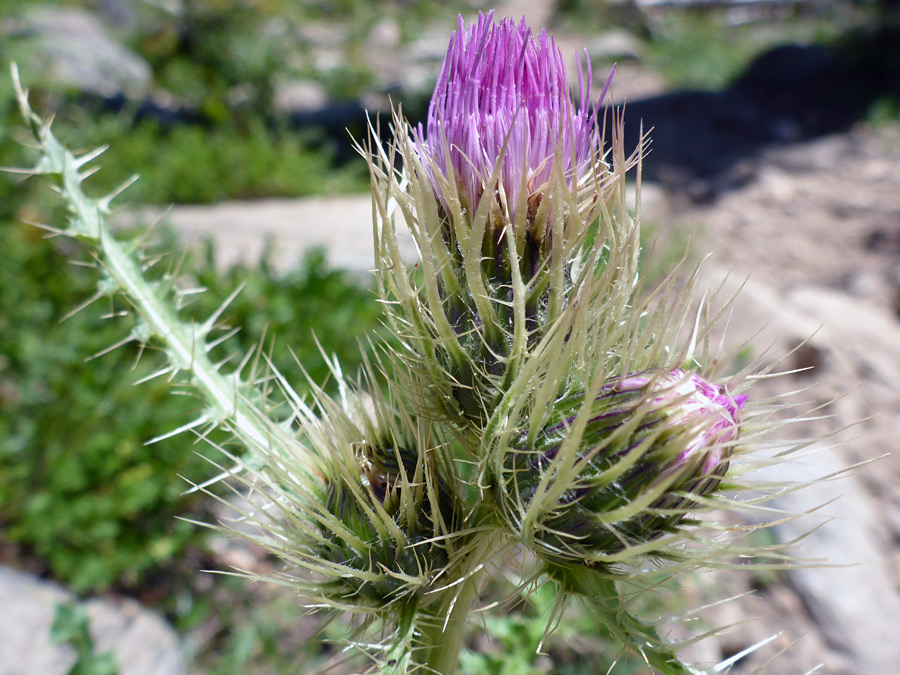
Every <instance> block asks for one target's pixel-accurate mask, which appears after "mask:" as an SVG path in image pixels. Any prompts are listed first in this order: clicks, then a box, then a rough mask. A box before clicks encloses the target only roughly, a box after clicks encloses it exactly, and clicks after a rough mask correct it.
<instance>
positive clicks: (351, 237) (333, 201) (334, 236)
mask: <svg viewBox="0 0 900 675" xmlns="http://www.w3.org/2000/svg"><path fill="white" fill-rule="evenodd" d="M161 216H162V214H161V213H160V212H159V211H158V210H153V209H148V210H144V211H139V212H137V213H133V214H122V216H121V217H120V218H119V219H118V220H117V221H116V222H117V224H120V225H127V224H129V223H134V222H138V223H145V224H149V223H153V222H155V221H156V220H158V219H159V218H160V217H161ZM165 221H166V222H168V223H169V224H170V225H171V226H173V227H174V228H175V230H176V231H177V232H178V233H179V234H180V235H181V236H182V237H183V238H184V239H185V240H187V241H191V240H193V241H196V240H198V239H204V238H207V237H211V238H212V239H213V240H214V241H215V243H216V263H217V264H219V265H222V266H228V265H232V264H234V263H238V262H243V263H255V262H256V261H258V260H259V258H260V256H261V255H262V253H263V251H264V250H265V247H266V245H267V244H268V245H269V247H270V250H271V254H272V258H271V262H272V263H273V264H274V265H275V267H276V268H278V269H281V270H287V269H290V268H291V267H293V266H295V265H296V264H297V263H298V262H299V260H300V258H301V256H302V255H303V252H304V251H305V250H307V249H309V248H312V247H323V248H325V250H326V251H327V254H328V260H329V262H330V263H331V264H332V265H335V266H337V267H341V268H344V269H346V270H349V271H351V272H355V273H358V274H360V275H366V276H368V275H369V273H370V272H371V271H372V269H373V268H374V265H375V253H374V244H373V242H372V201H371V197H369V196H368V195H356V196H340V197H315V198H310V199H263V200H259V201H251V202H223V203H221V204H216V205H214V206H175V207H174V208H172V209H171V210H169V211H168V212H166V213H165ZM398 227H399V226H398ZM401 246H402V250H403V252H404V255H405V256H406V259H407V260H408V261H409V262H410V263H413V262H415V260H416V259H417V254H416V248H415V244H414V243H413V241H412V236H411V235H406V236H404V237H403V239H402V241H401Z"/></svg>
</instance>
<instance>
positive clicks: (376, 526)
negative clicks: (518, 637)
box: [251, 383, 462, 618]
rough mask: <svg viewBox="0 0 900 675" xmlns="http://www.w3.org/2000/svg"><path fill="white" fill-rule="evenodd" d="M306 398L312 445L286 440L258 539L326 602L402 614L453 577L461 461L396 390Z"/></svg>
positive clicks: (303, 437) (271, 464)
mask: <svg viewBox="0 0 900 675" xmlns="http://www.w3.org/2000/svg"><path fill="white" fill-rule="evenodd" d="M344 386H345V390H344V391H343V392H342V395H341V397H340V399H339V400H333V399H331V398H329V397H327V396H326V395H325V394H323V393H321V392H319V393H318V395H317V397H316V399H317V400H316V406H315V409H311V408H308V407H307V406H306V405H305V404H303V402H302V401H300V400H295V401H294V405H295V418H296V420H297V423H298V424H299V427H300V431H301V433H300V444H298V442H297V441H296V440H293V439H290V438H283V439H279V442H278V443H276V444H274V445H273V449H272V451H270V452H275V451H276V450H277V452H278V454H277V455H270V456H268V457H267V464H268V468H267V470H266V471H265V472H260V473H259V474H255V475H256V477H257V479H258V478H260V477H265V478H266V484H265V485H262V486H260V485H254V486H253V487H254V489H257V490H259V489H261V490H262V492H263V493H264V494H265V495H266V497H267V498H268V499H270V500H271V507H270V508H269V509H268V511H267V512H266V515H265V517H263V516H262V515H261V514H260V515H255V516H253V517H252V518H251V519H252V520H254V521H256V523H257V530H258V537H259V539H258V543H260V544H261V545H262V546H264V547H266V548H268V549H269V550H271V551H272V552H273V553H275V554H276V555H278V556H280V557H282V558H283V559H284V560H285V561H286V562H287V563H288V566H289V567H288V570H286V571H285V572H284V574H283V577H284V579H285V580H286V581H287V582H288V583H290V584H292V585H294V586H295V587H297V588H298V590H300V591H301V592H302V593H303V594H304V595H306V596H307V597H309V598H311V599H312V600H313V601H314V602H316V603H317V604H321V605H325V606H329V607H334V608H338V609H341V610H345V611H350V612H354V613H361V614H362V615H363V616H368V617H369V618H375V617H381V618H384V617H386V616H389V617H394V618H396V617H395V616H394V615H395V614H396V613H397V612H399V611H400V610H402V608H403V607H405V606H407V605H408V604H409V603H412V602H415V603H417V604H418V605H419V606H426V605H427V604H428V603H429V601H430V600H433V599H434V597H435V596H433V595H432V596H429V595H428V594H427V592H428V591H429V590H430V589H431V588H432V584H433V583H434V580H435V578H436V577H437V576H438V575H439V574H440V573H441V572H445V571H446V569H445V568H446V567H447V566H448V565H449V563H450V559H451V556H452V551H453V549H454V545H455V540H454V538H453V537H452V536H451V535H452V533H453V532H454V531H455V530H456V528H458V526H459V521H460V519H461V517H462V514H461V508H460V505H459V502H458V498H457V495H456V492H455V483H454V478H453V473H452V468H451V467H450V465H449V458H448V457H446V456H445V454H444V453H445V450H444V449H443V448H442V447H441V446H440V444H438V443H437V442H436V441H435V440H434V435H433V434H432V433H431V431H429V429H428V428H427V426H425V425H418V424H417V423H416V422H415V421H414V420H412V419H410V418H409V417H408V416H407V415H406V414H405V413H404V412H403V411H404V406H403V404H402V402H400V401H399V400H397V399H395V398H393V397H391V396H390V395H389V394H384V393H379V392H378V391H375V392H374V393H372V394H366V393H364V392H362V391H356V390H354V389H352V388H349V387H347V386H346V383H344Z"/></svg>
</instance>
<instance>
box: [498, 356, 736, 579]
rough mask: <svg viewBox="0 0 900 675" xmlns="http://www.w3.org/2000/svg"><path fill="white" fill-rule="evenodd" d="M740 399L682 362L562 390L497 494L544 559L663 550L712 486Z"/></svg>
mask: <svg viewBox="0 0 900 675" xmlns="http://www.w3.org/2000/svg"><path fill="white" fill-rule="evenodd" d="M746 400H747V399H746V396H731V395H730V394H729V393H728V391H727V389H726V388H725V387H722V386H719V385H716V384H713V383H711V382H709V381H708V380H706V379H704V378H703V377H701V376H699V375H696V374H690V373H687V372H685V371H683V370H679V369H676V370H672V371H659V372H641V373H633V374H629V375H626V376H624V377H615V378H610V379H609V380H607V381H606V382H604V383H603V385H602V386H601V387H600V389H599V391H598V393H597V394H596V395H586V394H585V393H584V392H578V393H575V394H572V395H569V396H566V397H564V398H561V399H560V400H558V401H556V403H555V405H554V411H553V413H552V416H551V417H550V419H549V421H548V422H547V423H546V424H545V425H544V426H543V428H541V430H540V431H539V433H538V434H537V435H536V437H535V438H534V439H533V440H532V441H529V440H528V439H527V438H519V439H517V440H516V441H514V442H513V444H512V445H513V447H511V448H510V450H509V452H508V453H507V454H506V458H505V465H504V468H505V480H503V481H500V482H499V483H498V485H499V486H500V490H499V501H500V503H501V504H503V506H504V509H505V511H506V513H507V514H508V515H507V517H508V519H509V521H510V523H511V524H512V526H513V527H514V528H515V529H517V530H518V531H521V532H522V533H523V536H524V537H525V538H526V540H531V541H532V542H533V544H534V547H535V549H536V550H537V552H538V553H539V554H540V555H541V556H542V557H544V558H545V559H546V560H550V561H554V562H579V563H588V564H599V565H613V564H614V563H617V562H622V561H625V560H628V559H629V558H631V557H633V556H634V553H641V554H644V555H646V554H654V553H656V554H661V553H662V550H663V549H664V548H665V546H666V544H667V542H666V541H665V537H664V536H663V535H666V534H676V533H677V531H678V525H679V524H680V523H681V522H682V521H683V520H684V519H685V518H686V517H687V516H689V515H690V513H691V511H692V510H694V509H695V508H697V507H699V506H701V505H702V504H703V500H704V497H706V496H707V495H709V494H711V493H712V492H713V491H714V490H715V489H716V488H717V487H718V486H719V484H720V481H721V479H722V476H724V475H725V472H726V471H727V469H728V461H729V457H730V456H731V454H732V452H733V450H734V447H735V444H736V442H737V441H738V437H739V434H740V426H741V417H742V415H741V411H742V409H743V408H744V406H745V405H746Z"/></svg>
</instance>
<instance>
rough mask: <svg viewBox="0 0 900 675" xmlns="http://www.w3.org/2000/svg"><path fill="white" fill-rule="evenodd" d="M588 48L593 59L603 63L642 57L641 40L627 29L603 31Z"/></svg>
mask: <svg viewBox="0 0 900 675" xmlns="http://www.w3.org/2000/svg"><path fill="white" fill-rule="evenodd" d="M586 48H587V52H588V54H590V56H591V58H592V59H597V60H599V61H600V62H602V63H606V62H608V61H618V60H622V59H632V60H640V58H641V41H640V40H639V39H638V38H636V37H635V36H634V34H632V33H630V32H629V31H627V30H620V29H614V30H607V31H603V32H602V33H600V34H599V35H597V36H596V37H594V38H593V39H592V40H591V41H590V42H589V43H588V44H587V45H586Z"/></svg>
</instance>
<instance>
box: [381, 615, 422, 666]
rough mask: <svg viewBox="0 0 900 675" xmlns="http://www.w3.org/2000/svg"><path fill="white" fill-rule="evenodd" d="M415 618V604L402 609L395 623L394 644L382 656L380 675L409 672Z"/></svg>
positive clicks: (414, 632)
mask: <svg viewBox="0 0 900 675" xmlns="http://www.w3.org/2000/svg"><path fill="white" fill-rule="evenodd" d="M417 617H418V613H417V609H416V605H415V603H410V604H408V605H407V606H406V607H404V608H403V612H402V613H401V614H400V620H399V621H398V622H397V630H396V634H395V635H394V642H393V644H391V646H390V648H389V649H388V650H387V653H386V654H385V655H384V663H382V664H381V668H380V670H379V673H380V675H404V674H405V673H407V672H408V671H409V668H410V664H411V662H412V653H413V639H414V638H415V634H416V619H417Z"/></svg>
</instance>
